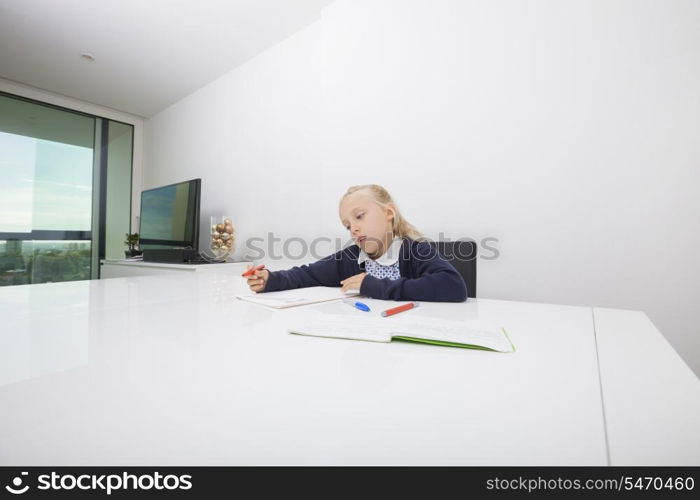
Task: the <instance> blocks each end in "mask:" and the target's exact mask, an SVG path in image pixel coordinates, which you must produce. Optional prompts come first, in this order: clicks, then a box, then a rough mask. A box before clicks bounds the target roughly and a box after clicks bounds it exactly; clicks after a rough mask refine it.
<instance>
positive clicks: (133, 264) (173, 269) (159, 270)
mask: <svg viewBox="0 0 700 500" xmlns="http://www.w3.org/2000/svg"><path fill="white" fill-rule="evenodd" d="M251 264H252V262H223V263H217V264H170V263H162V262H143V261H128V260H102V261H100V279H106V278H128V277H131V276H146V275H152V274H172V273H192V272H198V273H226V274H241V273H242V272H244V271H245V270H246V266H248V265H251Z"/></svg>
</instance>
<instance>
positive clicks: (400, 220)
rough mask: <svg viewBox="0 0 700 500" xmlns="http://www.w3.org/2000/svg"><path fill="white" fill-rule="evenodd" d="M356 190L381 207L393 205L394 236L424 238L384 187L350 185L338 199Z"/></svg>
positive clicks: (377, 185)
mask: <svg viewBox="0 0 700 500" xmlns="http://www.w3.org/2000/svg"><path fill="white" fill-rule="evenodd" d="M358 191H365V192H367V194H368V195H369V196H370V198H371V199H372V201H374V202H375V203H376V204H377V205H379V206H381V207H382V208H385V209H386V208H387V206H388V205H389V203H391V204H393V205H394V207H393V209H394V220H393V221H392V222H393V224H392V230H393V231H394V236H399V237H401V238H403V237H404V236H405V237H407V238H411V239H412V240H422V239H425V236H423V233H421V232H420V231H419V230H418V229H416V227H415V226H414V225H413V224H411V223H410V222H408V221H407V220H406V219H404V217H403V215H401V212H400V211H399V207H398V206H397V205H396V203H395V202H394V200H393V198H392V197H391V195H390V194H389V191H387V190H386V189H384V188H383V187H382V186H380V185H379V184H362V185H359V186H350V187H349V188H348V190H347V192H346V193H345V194H344V195H343V197H342V198H341V199H340V201H341V202H342V201H343V200H344V199H345V198H346V197H347V196H349V195H351V194H353V193H356V192H358Z"/></svg>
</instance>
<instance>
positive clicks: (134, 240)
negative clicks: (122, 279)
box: [124, 233, 141, 259]
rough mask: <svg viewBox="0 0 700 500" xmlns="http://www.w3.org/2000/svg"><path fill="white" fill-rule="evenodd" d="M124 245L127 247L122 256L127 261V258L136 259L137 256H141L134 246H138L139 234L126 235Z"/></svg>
mask: <svg viewBox="0 0 700 500" xmlns="http://www.w3.org/2000/svg"><path fill="white" fill-rule="evenodd" d="M124 244H125V245H126V246H128V247H129V249H128V250H124V255H126V258H127V259H128V258H129V257H136V256H137V255H141V250H136V245H138V244H139V233H133V234H129V233H126V241H125V242H124Z"/></svg>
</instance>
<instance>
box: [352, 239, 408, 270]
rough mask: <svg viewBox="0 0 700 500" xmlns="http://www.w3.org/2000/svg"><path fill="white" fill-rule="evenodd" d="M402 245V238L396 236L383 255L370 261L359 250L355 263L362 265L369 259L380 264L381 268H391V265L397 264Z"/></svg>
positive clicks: (368, 257)
mask: <svg viewBox="0 0 700 500" xmlns="http://www.w3.org/2000/svg"><path fill="white" fill-rule="evenodd" d="M402 244H403V238H400V237H398V236H397V237H396V238H394V240H393V241H392V242H391V243H390V244H389V248H388V249H387V251H386V252H384V254H383V255H382V256H381V257H379V258H378V259H372V258H371V257H370V256H369V255H367V254H366V253H365V251H364V250H362V248H360V255H359V256H358V257H357V263H358V264H362V263H363V262H364V261H366V260H367V259H370V260H374V262H376V263H377V264H381V265H382V266H391V265H393V264H396V262H398V260H399V255H400V253H401V245H402Z"/></svg>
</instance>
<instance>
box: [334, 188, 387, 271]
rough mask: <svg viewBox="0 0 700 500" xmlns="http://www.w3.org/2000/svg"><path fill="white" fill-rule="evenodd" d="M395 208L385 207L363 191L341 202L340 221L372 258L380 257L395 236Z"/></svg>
mask: <svg viewBox="0 0 700 500" xmlns="http://www.w3.org/2000/svg"><path fill="white" fill-rule="evenodd" d="M393 220H394V208H393V206H392V205H391V204H389V206H388V207H387V208H383V207H381V206H379V205H378V204H377V203H375V202H374V201H373V200H372V198H370V197H369V196H368V195H367V194H365V193H363V192H362V191H357V192H355V193H352V194H350V195H348V196H346V197H345V198H344V199H343V201H342V202H341V203H340V221H341V223H342V224H343V226H345V229H347V230H348V231H350V236H351V237H352V239H353V240H354V241H355V243H357V245H358V246H359V247H360V248H361V249H362V250H364V251H365V253H366V254H367V255H369V256H370V257H372V258H375V257H380V256H381V255H383V254H384V251H385V249H386V248H387V247H388V244H389V243H390V242H391V240H392V239H393V237H394V234H393V231H392V222H393Z"/></svg>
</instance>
